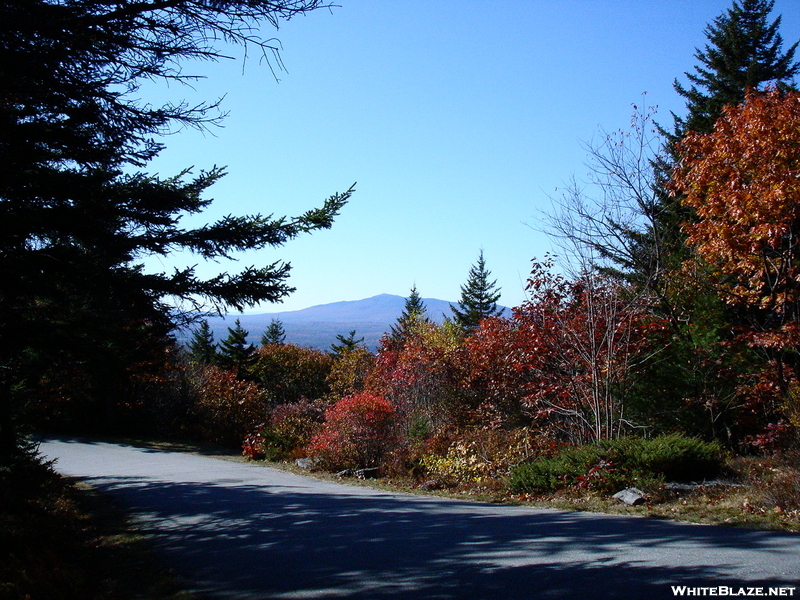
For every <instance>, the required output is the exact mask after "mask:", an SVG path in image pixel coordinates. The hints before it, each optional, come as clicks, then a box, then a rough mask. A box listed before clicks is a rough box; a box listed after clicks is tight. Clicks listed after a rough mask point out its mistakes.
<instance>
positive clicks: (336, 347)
mask: <svg viewBox="0 0 800 600" xmlns="http://www.w3.org/2000/svg"><path fill="white" fill-rule="evenodd" d="M336 340H337V341H338V342H339V343H338V344H331V351H332V352H333V353H334V354H345V353H346V352H349V351H351V350H355V349H356V348H358V347H359V344H361V343H362V342H363V341H364V338H363V337H362V338H359V339H356V330H355V329H353V330H352V331H351V332H350V333H349V334H348V336H347V337H345V336H343V335H342V334H341V333H340V334H337V336H336Z"/></svg>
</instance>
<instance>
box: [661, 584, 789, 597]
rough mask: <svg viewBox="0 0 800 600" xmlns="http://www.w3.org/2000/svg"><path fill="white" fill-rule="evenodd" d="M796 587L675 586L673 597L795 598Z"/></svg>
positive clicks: (673, 587)
mask: <svg viewBox="0 0 800 600" xmlns="http://www.w3.org/2000/svg"><path fill="white" fill-rule="evenodd" d="M794 590H795V588H794V586H783V587H744V586H742V587H732V586H728V585H717V586H713V587H696V586H688V585H673V586H672V595H673V596H772V597H776V596H794Z"/></svg>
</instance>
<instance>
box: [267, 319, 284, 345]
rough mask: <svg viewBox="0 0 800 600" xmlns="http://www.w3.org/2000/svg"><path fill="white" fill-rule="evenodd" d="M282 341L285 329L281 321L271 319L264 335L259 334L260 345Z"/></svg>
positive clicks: (281, 342) (280, 343)
mask: <svg viewBox="0 0 800 600" xmlns="http://www.w3.org/2000/svg"><path fill="white" fill-rule="evenodd" d="M284 343H286V331H285V330H284V329H283V323H282V322H281V320H280V319H272V320H271V321H270V323H269V327H267V330H266V331H265V332H264V335H262V336H261V345H262V346H266V345H267V344H278V345H283V344H284Z"/></svg>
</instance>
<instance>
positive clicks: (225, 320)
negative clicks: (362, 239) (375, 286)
mask: <svg viewBox="0 0 800 600" xmlns="http://www.w3.org/2000/svg"><path fill="white" fill-rule="evenodd" d="M405 302H406V298H405V297H403V296H396V295H394V294H378V295H376V296H371V297H369V298H363V299H361V300H340V301H338V302H330V303H327V304H317V305H314V306H310V307H308V308H302V309H299V310H290V311H274V312H266V313H258V314H227V315H224V316H222V317H210V318H209V319H208V324H209V327H210V328H211V331H212V333H213V334H214V339H215V340H216V341H220V340H222V339H224V338H225V337H227V335H228V328H229V327H233V326H234V323H235V322H236V319H239V322H240V323H241V325H242V327H243V328H244V329H246V330H247V331H248V332H249V335H248V336H247V340H248V342H250V343H252V344H255V345H258V344H259V343H260V340H261V336H262V334H263V333H264V331H265V330H266V329H267V327H269V324H270V323H271V321H272V320H273V319H277V320H279V321H280V322H281V324H282V325H283V329H284V331H285V332H286V341H287V342H290V343H293V344H297V345H299V346H310V347H312V348H317V349H319V350H329V349H330V347H331V344H334V343H335V342H336V336H337V335H344V336H347V335H348V334H349V333H350V332H351V331H353V330H355V332H356V339H358V338H361V337H363V338H364V344H366V346H367V347H368V348H369V349H371V350H375V349H376V348H377V347H378V344H379V342H380V339H381V337H382V336H383V334H384V333H386V332H387V331H389V330H390V329H391V327H392V325H394V324H395V322H396V321H397V319H398V317H399V316H400V315H401V314H402V312H403V308H404V307H405ZM422 302H423V303H424V304H425V308H426V314H427V315H428V318H429V319H431V320H433V321H435V322H437V323H442V322H443V321H444V319H445V317H452V311H451V310H450V305H451V304H453V305H455V304H457V303H456V302H449V301H446V300H439V299H438V298H422ZM505 310H506V311H508V309H505ZM186 336H187V338H191V332H188V333H187V334H186Z"/></svg>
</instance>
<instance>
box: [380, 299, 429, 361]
mask: <svg viewBox="0 0 800 600" xmlns="http://www.w3.org/2000/svg"><path fill="white" fill-rule="evenodd" d="M427 310H428V309H427V308H426V306H425V303H424V302H423V301H422V298H421V297H420V295H419V292H418V291H417V285H416V284H414V285H413V286H411V293H410V294H409V296H408V298H406V302H405V305H404V306H403V312H402V313H401V314H400V316H399V317H398V319H397V323H395V324H394V325H392V328H391V330H390V332H389V336H388V339H389V342H390V344H392V345H398V346H402V345H403V343H404V342H405V340H406V338H407V337H408V334H409V332H410V331H411V329H412V328H413V327H414V325H415V324H416V323H421V322H429V321H430V319H429V318H428V316H427Z"/></svg>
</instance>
